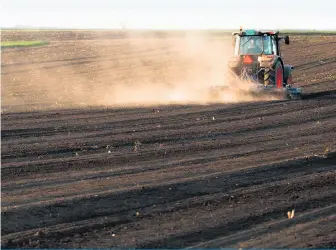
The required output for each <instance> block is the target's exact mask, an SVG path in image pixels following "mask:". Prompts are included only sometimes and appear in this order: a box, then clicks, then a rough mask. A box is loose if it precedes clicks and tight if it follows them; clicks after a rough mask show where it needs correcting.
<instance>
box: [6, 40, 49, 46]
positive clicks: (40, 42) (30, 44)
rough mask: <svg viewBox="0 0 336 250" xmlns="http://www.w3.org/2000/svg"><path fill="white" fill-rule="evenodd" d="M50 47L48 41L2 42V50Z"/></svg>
mask: <svg viewBox="0 0 336 250" xmlns="http://www.w3.org/2000/svg"><path fill="white" fill-rule="evenodd" d="M43 45H48V42H46V41H2V42H1V48H16V47H32V46H43Z"/></svg>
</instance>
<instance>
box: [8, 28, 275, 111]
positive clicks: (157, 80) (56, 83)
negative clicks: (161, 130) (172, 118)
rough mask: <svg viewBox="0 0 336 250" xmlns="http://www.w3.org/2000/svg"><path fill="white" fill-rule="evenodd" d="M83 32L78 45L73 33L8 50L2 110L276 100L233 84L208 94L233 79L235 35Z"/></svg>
mask: <svg viewBox="0 0 336 250" xmlns="http://www.w3.org/2000/svg"><path fill="white" fill-rule="evenodd" d="M77 33H78V32H77ZM77 33H76V32H74V34H72V35H73V40H71V39H70V38H69V37H70V36H71V34H70V35H69V33H67V37H66V40H63V39H62V36H60V37H59V39H58V40H57V39H56V41H52V42H50V44H49V45H48V46H45V47H39V48H24V49H12V50H7V51H4V52H3V54H2V60H3V65H2V83H3V86H4V88H3V91H2V105H3V107H7V108H8V107H9V109H10V108H13V107H15V106H18V105H19V106H24V107H30V106H34V105H35V106H43V107H45V108H56V107H59V106H60V105H63V106H62V107H64V106H68V107H70V106H71V107H74V106H96V105H104V106H112V107H113V106H139V105H140V106H141V105H144V106H148V105H158V104H171V103H175V104H176V103H177V104H208V103H213V102H217V103H218V102H219V103H229V102H243V101H254V100H270V99H275V98H273V97H255V96H252V95H249V94H247V93H248V91H247V90H248V88H250V84H246V83H244V82H238V81H234V82H233V81H232V80H231V81H230V83H233V84H231V85H230V88H229V89H227V90H225V91H223V90H222V91H215V92H213V91H212V92H211V91H210V90H211V87H212V86H221V85H223V84H225V83H228V81H229V80H228V79H227V78H226V77H225V72H226V66H227V60H228V57H229V56H230V55H231V53H232V47H231V37H230V36H224V35H214V34H210V33H206V32H203V33H200V32H199V33H196V32H195V33H188V32H187V33H184V34H174V33H169V32H168V33H159V34H155V33H151V34H142V33H137V34H133V33H131V32H130V33H127V32H126V33H123V34H115V33H113V32H112V31H110V32H109V31H106V32H92V34H91V37H89V36H88V35H86V37H85V36H84V38H80V39H78V36H77ZM34 35H35V36H38V35H39V34H34ZM44 36H45V34H44ZM37 38H38V37H37ZM76 39H77V40H76Z"/></svg>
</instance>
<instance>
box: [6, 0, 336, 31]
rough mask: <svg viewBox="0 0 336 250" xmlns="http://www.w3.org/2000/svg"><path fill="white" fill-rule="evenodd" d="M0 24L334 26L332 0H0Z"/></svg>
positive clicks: (81, 25)
mask: <svg viewBox="0 0 336 250" xmlns="http://www.w3.org/2000/svg"><path fill="white" fill-rule="evenodd" d="M0 8H1V13H0V22H1V23H0V26H1V27H3V28H4V27H14V26H29V27H54V28H82V29H119V28H122V27H124V28H127V29H239V27H240V26H243V27H244V28H256V29H319V30H321V29H323V30H336V14H335V13H336V12H335V10H336V0H318V1H316V0H268V1H266V0H254V1H253V0H234V1H233V0H55V1H52V0H1V2H0Z"/></svg>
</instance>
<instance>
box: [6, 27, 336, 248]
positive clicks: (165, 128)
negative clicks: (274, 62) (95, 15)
mask: <svg viewBox="0 0 336 250" xmlns="http://www.w3.org/2000/svg"><path fill="white" fill-rule="evenodd" d="M6 34H7V36H8V37H9V38H11V37H15V36H17V34H13V33H4V36H6ZM25 35H26V34H25ZM30 36H31V37H33V38H35V39H41V37H42V38H43V39H47V38H48V37H49V36H50V39H49V40H50V41H51V42H50V44H49V45H48V46H45V47H36V48H33V47H31V48H11V49H4V50H3V53H2V83H3V84H2V85H3V88H2V116H1V123H2V124H1V125H2V127H1V139H2V145H1V147H2V148H1V149H2V152H1V153H2V166H1V171H2V175H1V189H2V197H1V198H2V204H1V206H2V212H1V219H2V220H1V221H2V223H1V229H2V247H4V248H5V247H7V248H16V247H28V248H33V247H38V248H79V247H83V248H90V247H100V248H111V247H136V248H163V247H166V248H186V247H198V248H208V247H210V248H217V247H234V248H236V247H237V248H242V247H244V248H251V247H257V248H274V247H276V248H279V247H285V248H306V247H314V248H334V247H335V244H336V242H335V239H336V226H335V225H336V217H335V214H336V205H335V197H336V196H335V195H336V187H335V181H336V171H335V170H336V115H335V114H336V95H335V92H336V78H335V77H336V37H323V36H311V37H309V36H307V37H303V36H301V37H300V36H295V37H293V38H292V42H291V45H289V46H287V47H284V57H285V60H286V62H287V63H289V64H292V65H293V66H295V67H296V71H295V75H294V81H295V85H297V86H301V87H302V88H303V91H304V93H305V98H304V99H303V100H298V101H293V100H282V101H260V100H259V101H248V100H244V102H240V101H239V100H238V99H237V100H235V101H234V102H231V103H225V102H223V103H216V104H208V105H204V104H203V103H201V102H202V100H200V99H199V98H196V100H194V102H196V104H193V105H192V104H186V103H182V104H179V103H175V104H170V105H164V104H166V103H165V101H164V102H163V103H159V102H158V101H157V99H155V98H153V96H154V97H155V96H156V95H157V96H160V97H161V96H164V91H160V88H158V87H155V86H154V87H153V83H154V82H155V83H157V84H158V86H159V87H162V88H166V87H167V86H172V85H174V83H175V82H180V83H190V81H192V80H193V79H194V80H197V81H203V80H204V79H207V78H208V77H211V75H212V73H213V72H215V73H218V72H217V70H218V69H219V68H217V67H216V68H213V67H212V66H211V64H213V63H215V62H217V63H218V64H217V65H220V62H222V58H218V55H219V52H223V55H224V54H225V53H226V52H227V49H226V47H224V48H223V47H221V46H222V45H221V44H222V43H230V38H227V37H224V38H223V37H214V38H211V39H208V38H207V39H205V40H203V41H202V42H199V40H197V42H196V43H195V41H194V40H192V43H191V44H193V45H195V44H196V46H195V47H194V48H190V43H189V42H190V40H188V43H186V42H185V41H186V39H185V38H178V37H174V38H154V37H151V38H148V39H146V38H139V37H137V38H127V37H126V38H123V39H121V38H113V39H112V38H108V37H109V34H102V33H99V34H98V33H97V34H91V35H90V36H91V38H90V39H87V40H85V39H83V36H84V35H83V34H81V33H78V34H77V35H76V36H75V37H79V38H78V39H77V40H74V38H72V39H69V34H68V33H66V34H65V35H64V36H65V38H64V39H63V38H62V33H61V34H58V33H57V34H55V33H49V34H47V33H42V32H40V33H39V32H32V33H31V34H30ZM39 36H40V37H39ZM85 36H87V34H85ZM111 36H112V35H111ZM53 37H58V38H59V39H58V40H57V39H53ZM92 37H94V39H92ZM9 38H7V40H9ZM193 39H194V38H193ZM3 40H6V37H5V38H4V39H3ZM205 45H206V47H204V46H205ZM188 49H189V50H188ZM186 51H187V53H186ZM208 52H209V53H208ZM214 55H217V56H214ZM218 67H219V66H218ZM214 69H215V70H214ZM193 77H194V78H193ZM214 79H215V80H216V81H217V80H219V79H220V77H214ZM143 83H146V84H147V85H141V86H142V88H144V89H145V90H146V91H147V90H149V91H150V90H152V89H155V91H153V92H152V93H151V94H149V95H146V94H145V93H144V92H141V89H140V88H138V89H136V86H137V84H143ZM115 85H118V86H119V87H120V88H119V89H118V90H120V89H121V90H123V91H122V92H119V91H117V90H116V89H115V88H113V87H114V86H115ZM123 85H125V86H128V87H127V88H126V89H122V87H123ZM146 86H147V88H146ZM187 86H188V87H192V84H190V85H187ZM195 86H196V85H195ZM133 88H135V89H136V91H137V93H138V94H136V93H134V92H132V91H131V90H132V89H133ZM167 89H168V90H170V88H167ZM167 89H164V90H165V91H166V90H167ZM139 91H140V92H139ZM139 93H141V94H139ZM127 94H129V96H131V97H132V98H134V100H135V102H136V103H137V104H141V103H142V101H148V100H149V101H150V106H149V107H148V106H141V107H137V106H129V105H128V104H129V101H130V100H131V99H132V98H129V99H127V97H129V96H127ZM109 95H113V96H114V97H113V98H115V99H113V98H112V99H113V100H116V99H118V98H119V97H118V95H120V96H121V97H120V98H119V99H120V100H121V101H122V100H126V101H125V102H124V103H122V104H123V105H124V106H123V105H118V106H111V103H113V102H111V99H109V98H108V97H109ZM139 95H140V97H139ZM125 106H129V107H125ZM292 210H294V217H293V218H292V219H289V218H288V215H287V213H288V212H289V211H292Z"/></svg>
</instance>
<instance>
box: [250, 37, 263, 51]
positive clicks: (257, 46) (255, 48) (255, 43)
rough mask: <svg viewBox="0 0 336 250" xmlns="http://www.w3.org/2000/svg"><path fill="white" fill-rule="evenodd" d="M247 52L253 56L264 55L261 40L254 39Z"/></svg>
mask: <svg viewBox="0 0 336 250" xmlns="http://www.w3.org/2000/svg"><path fill="white" fill-rule="evenodd" d="M247 51H248V53H251V54H261V53H262V43H261V41H260V39H255V38H252V39H251V40H250V41H249V45H248V49H247Z"/></svg>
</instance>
